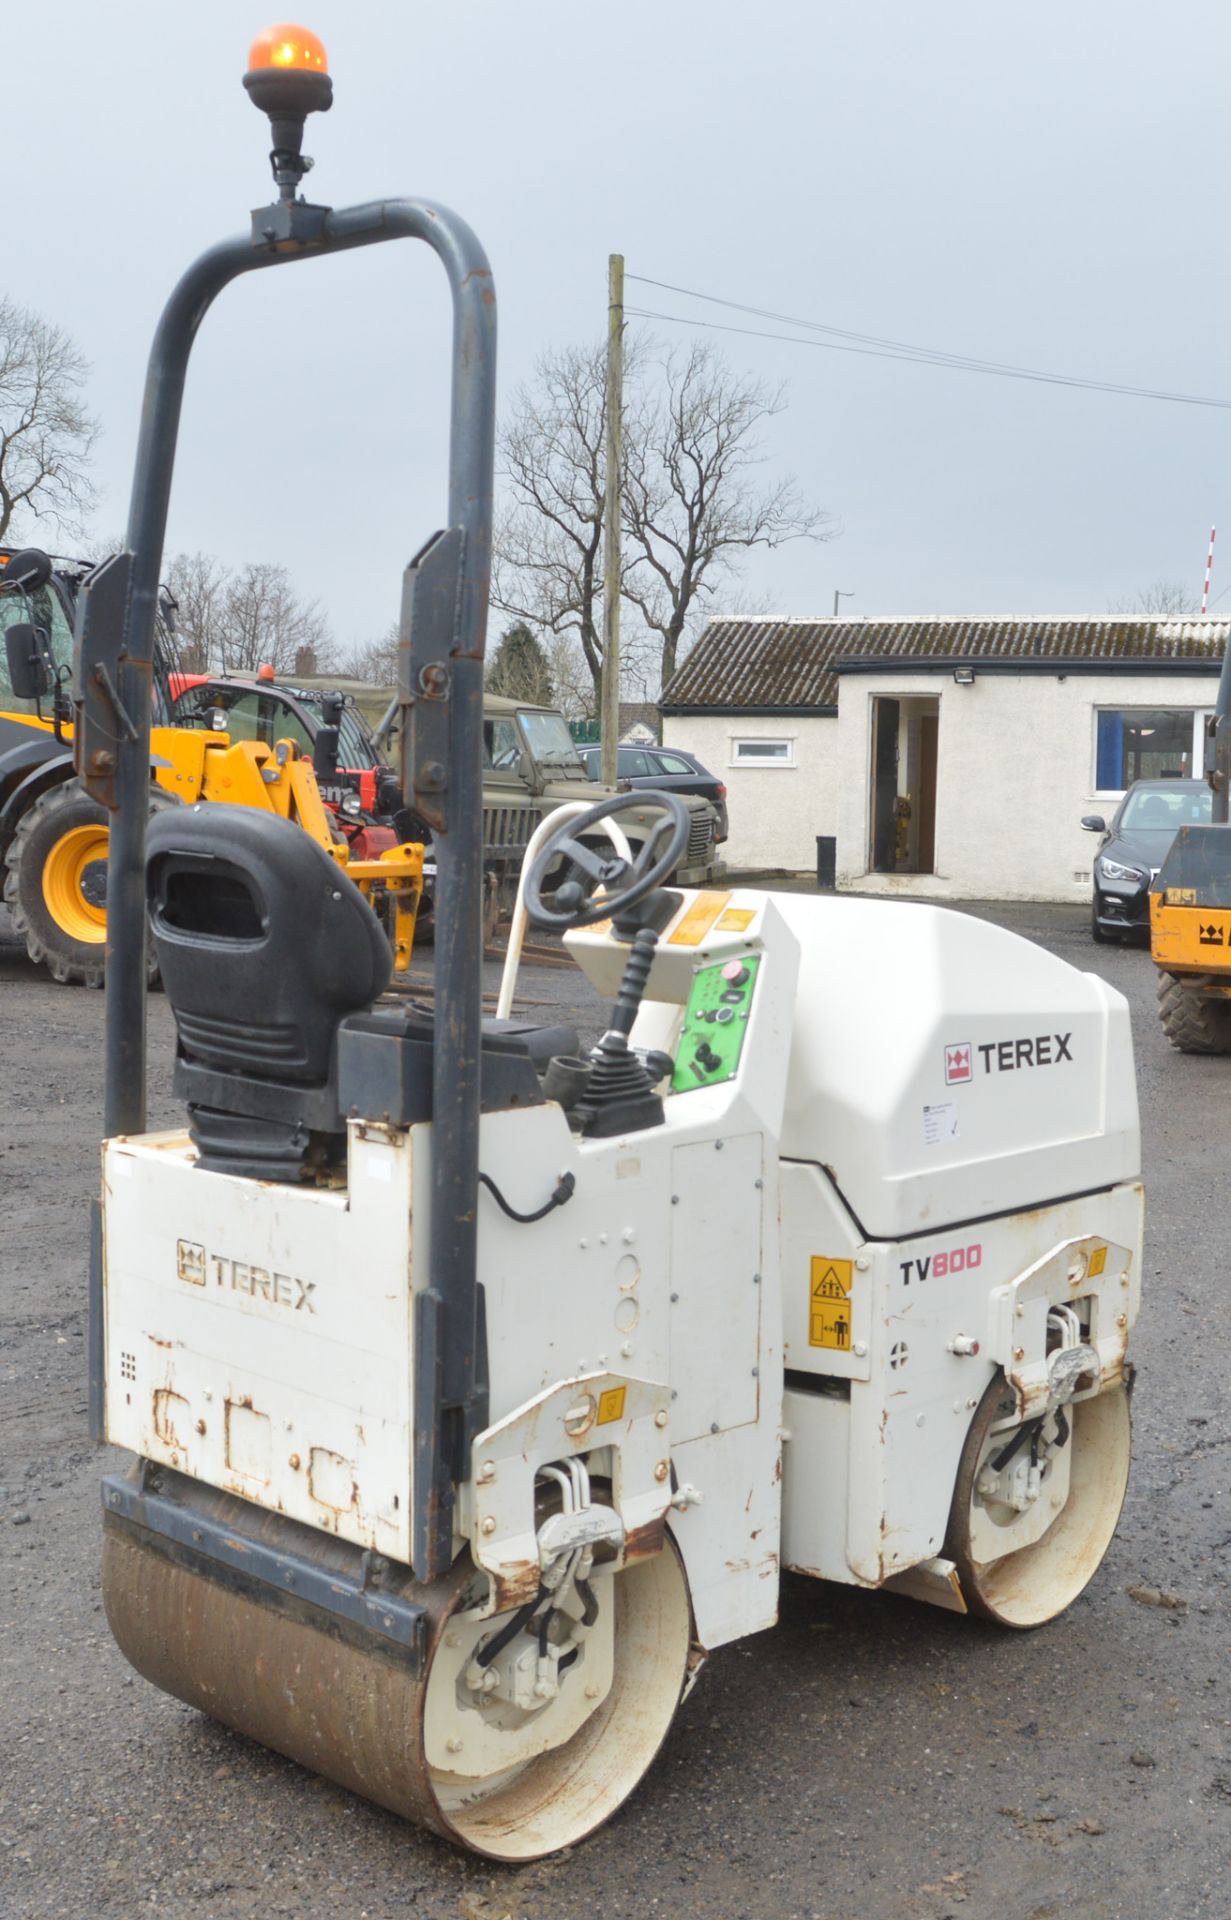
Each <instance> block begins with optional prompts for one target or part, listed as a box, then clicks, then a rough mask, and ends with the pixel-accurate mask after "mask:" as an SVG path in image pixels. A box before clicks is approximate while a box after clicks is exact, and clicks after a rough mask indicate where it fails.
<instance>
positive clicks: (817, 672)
mask: <svg viewBox="0 0 1231 1920" xmlns="http://www.w3.org/2000/svg"><path fill="white" fill-rule="evenodd" d="M1229 631H1231V621H1228V620H1209V619H1206V620H1163V619H1127V618H1121V617H1117V616H1115V615H1110V616H1108V617H1107V618H1106V619H1102V620H1099V619H1074V620H1035V619H1019V620H1014V619H978V620H942V619H934V618H930V617H928V618H924V617H914V618H910V619H901V620H850V619H841V618H839V619H836V620H783V619H780V618H777V617H768V616H761V617H759V618H755V619H748V618H742V619H716V620H710V621H709V622H708V623H707V624H706V627H705V630H704V632H703V633H702V635H701V638H700V639H699V640H698V641H697V644H696V646H695V647H694V648H693V649H692V652H691V653H690V654H689V655H688V657H687V659H686V660H685V661H684V663H683V665H682V666H681V667H680V668H679V669H678V671H677V672H676V673H675V675H674V676H673V678H672V680H671V682H670V684H669V685H668V687H667V688H666V689H665V691H664V693H663V697H662V704H663V706H664V707H724V708H730V707H833V706H836V705H837V701H838V671H839V667H840V666H846V665H847V664H848V663H851V662H854V661H858V660H878V659H900V660H903V661H909V660H912V659H913V660H937V659H940V660H954V661H958V660H1015V659H1022V660H1055V661H1063V660H1108V661H1113V660H1134V661H1143V662H1152V661H1157V662H1158V664H1159V666H1160V668H1165V667H1166V665H1167V663H1168V662H1169V661H1172V660H1200V659H1208V660H1209V662H1210V669H1211V671H1213V670H1214V669H1215V668H1216V667H1218V666H1219V665H1220V664H1221V661H1222V656H1223V652H1224V650H1225V648H1226V645H1227V638H1228V633H1229Z"/></svg>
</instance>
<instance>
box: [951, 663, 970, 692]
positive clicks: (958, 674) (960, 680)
mask: <svg viewBox="0 0 1231 1920" xmlns="http://www.w3.org/2000/svg"><path fill="white" fill-rule="evenodd" d="M953 681H954V685H955V686H959V687H973V686H974V683H975V670H974V668H973V667H954V669H953Z"/></svg>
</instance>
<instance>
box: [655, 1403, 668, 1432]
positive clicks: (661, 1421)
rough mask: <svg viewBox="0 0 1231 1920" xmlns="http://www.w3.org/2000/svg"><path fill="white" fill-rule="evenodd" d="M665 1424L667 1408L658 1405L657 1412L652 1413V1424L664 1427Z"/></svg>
mask: <svg viewBox="0 0 1231 1920" xmlns="http://www.w3.org/2000/svg"><path fill="white" fill-rule="evenodd" d="M666 1424H667V1409H666V1408H665V1407H660V1408H659V1409H658V1412H657V1413H656V1414H655V1415H654V1425H655V1426H656V1427H665V1426H666Z"/></svg>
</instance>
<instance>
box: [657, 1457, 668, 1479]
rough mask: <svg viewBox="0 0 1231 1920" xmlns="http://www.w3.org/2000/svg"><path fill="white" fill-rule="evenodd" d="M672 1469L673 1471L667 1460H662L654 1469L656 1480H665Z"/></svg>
mask: <svg viewBox="0 0 1231 1920" xmlns="http://www.w3.org/2000/svg"><path fill="white" fill-rule="evenodd" d="M670 1471H671V1468H670V1467H669V1465H668V1464H667V1462H666V1461H665V1460H660V1461H659V1463H658V1465H657V1466H656V1467H655V1469H654V1478H655V1479H656V1480H665V1479H666V1478H667V1475H668V1474H669V1473H670Z"/></svg>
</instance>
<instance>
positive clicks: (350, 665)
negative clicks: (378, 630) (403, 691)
mask: <svg viewBox="0 0 1231 1920" xmlns="http://www.w3.org/2000/svg"><path fill="white" fill-rule="evenodd" d="M339 666H340V669H341V671H342V672H343V673H345V674H349V675H350V677H351V678H352V679H354V680H366V681H367V683H368V685H369V686H370V687H390V688H391V687H395V686H396V685H397V678H398V627H397V621H396V620H395V621H394V622H393V624H392V626H390V627H389V628H388V629H387V630H386V632H385V633H383V634H382V635H381V637H380V639H379V640H369V641H367V642H366V643H365V642H360V643H357V644H356V645H354V646H352V647H351V649H350V651H349V653H346V654H344V655H343V656H342V657H341V660H340V662H339Z"/></svg>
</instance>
